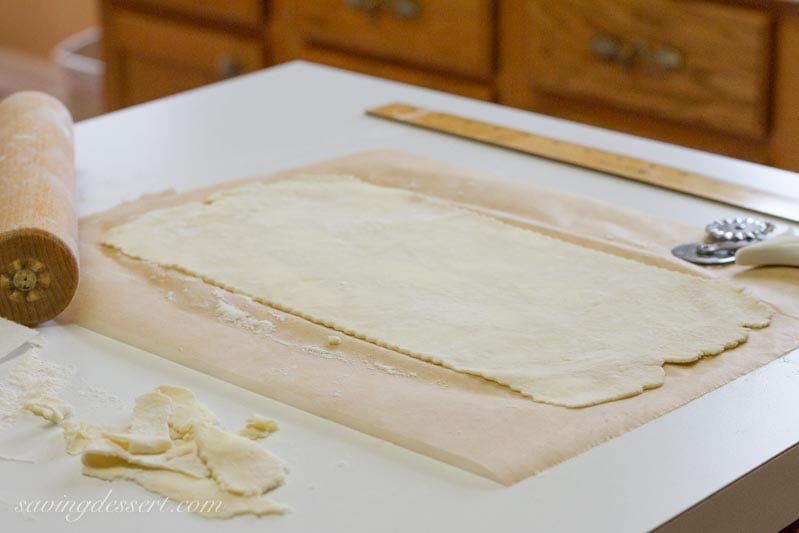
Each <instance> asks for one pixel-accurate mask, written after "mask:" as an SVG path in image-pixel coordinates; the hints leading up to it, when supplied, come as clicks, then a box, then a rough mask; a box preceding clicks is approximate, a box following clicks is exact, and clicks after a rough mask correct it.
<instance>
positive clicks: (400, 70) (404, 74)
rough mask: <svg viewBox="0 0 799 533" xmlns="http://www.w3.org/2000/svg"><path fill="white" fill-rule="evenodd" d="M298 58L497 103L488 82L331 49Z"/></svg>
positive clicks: (309, 51) (308, 51)
mask: <svg viewBox="0 0 799 533" xmlns="http://www.w3.org/2000/svg"><path fill="white" fill-rule="evenodd" d="M298 57H299V58H300V59H305V60H307V61H313V62H315V63H322V64H324V65H330V66H331V67H336V68H341V69H345V70H351V71H353V72H360V73H362V74H368V75H370V76H377V77H380V78H386V79H389V80H394V81H399V82H402V83H409V84H411V85H418V86H420V87H427V88H428V89H434V90H437V91H444V92H448V93H453V94H460V95H461V96H467V97H469V98H476V99H478V100H487V101H493V100H494V90H493V88H492V87H491V85H489V84H487V83H480V82H476V81H471V80H462V79H459V78H456V77H454V76H446V75H442V74H436V73H435V72H428V71H426V70H419V69H415V68H408V67H402V66H399V65H393V64H391V63H386V62H385V61H375V60H373V59H366V58H361V57H356V56H352V55H349V54H342V53H339V52H333V51H330V50H326V49H322V48H314V47H305V48H303V49H302V51H300V53H299V55H298Z"/></svg>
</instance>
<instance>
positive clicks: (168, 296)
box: [166, 291, 175, 302]
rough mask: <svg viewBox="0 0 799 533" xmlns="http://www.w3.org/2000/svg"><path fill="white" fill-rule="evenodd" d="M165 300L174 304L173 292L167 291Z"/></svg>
mask: <svg viewBox="0 0 799 533" xmlns="http://www.w3.org/2000/svg"><path fill="white" fill-rule="evenodd" d="M166 299H167V300H168V301H170V302H174V301H175V291H167V293H166Z"/></svg>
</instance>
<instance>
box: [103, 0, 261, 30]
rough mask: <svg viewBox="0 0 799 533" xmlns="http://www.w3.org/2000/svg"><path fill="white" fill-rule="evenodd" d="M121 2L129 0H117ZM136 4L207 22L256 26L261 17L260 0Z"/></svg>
mask: <svg viewBox="0 0 799 533" xmlns="http://www.w3.org/2000/svg"><path fill="white" fill-rule="evenodd" d="M117 1H119V2H120V3H122V4H125V3H128V2H130V1H131V0H117ZM133 3H135V4H136V5H139V6H145V7H150V8H153V9H158V10H159V11H160V10H163V11H166V12H171V13H176V14H185V15H188V16H192V17H200V18H203V19H206V20H208V21H209V22H218V21H223V22H227V23H231V24H240V25H242V26H250V27H257V26H258V25H259V24H260V23H261V21H262V19H263V8H262V5H263V2H262V0H135V2H133Z"/></svg>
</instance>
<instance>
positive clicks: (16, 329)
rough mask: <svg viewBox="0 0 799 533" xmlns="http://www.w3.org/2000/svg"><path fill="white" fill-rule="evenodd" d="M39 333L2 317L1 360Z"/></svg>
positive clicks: (0, 336) (0, 329)
mask: <svg viewBox="0 0 799 533" xmlns="http://www.w3.org/2000/svg"><path fill="white" fill-rule="evenodd" d="M38 334H39V332H38V331H36V330H34V329H30V328H26V327H25V326H20V325H19V324H17V323H16V322H11V321H10V320H6V319H5V318H2V317H0V358H3V357H5V356H6V355H8V354H10V353H11V352H13V351H14V350H16V349H17V348H19V347H20V346H22V345H23V344H25V343H26V342H28V341H29V340H31V339H32V338H34V337H35V336H36V335H38Z"/></svg>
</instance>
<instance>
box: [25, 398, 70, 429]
mask: <svg viewBox="0 0 799 533" xmlns="http://www.w3.org/2000/svg"><path fill="white" fill-rule="evenodd" d="M22 408H23V409H25V410H26V411H30V412H31V413H33V414H34V415H36V416H38V417H41V418H44V419H45V420H47V421H48V422H52V423H53V424H60V423H61V422H63V421H64V419H65V418H68V417H69V415H71V414H72V406H71V405H69V404H68V403H67V402H65V401H64V400H62V399H61V398H54V397H52V396H40V397H38V398H33V399H31V400H28V401H27V402H25V404H24V405H23V406H22Z"/></svg>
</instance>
